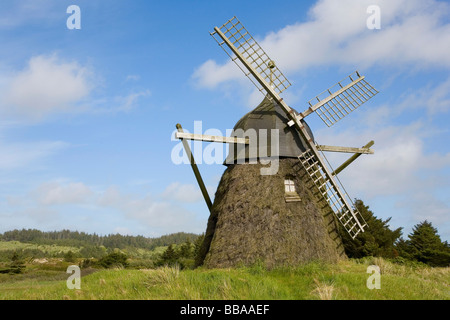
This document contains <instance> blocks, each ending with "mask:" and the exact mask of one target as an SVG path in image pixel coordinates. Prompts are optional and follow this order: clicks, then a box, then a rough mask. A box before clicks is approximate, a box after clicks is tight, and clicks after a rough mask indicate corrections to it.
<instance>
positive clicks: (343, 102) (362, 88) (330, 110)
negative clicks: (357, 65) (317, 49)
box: [308, 71, 378, 127]
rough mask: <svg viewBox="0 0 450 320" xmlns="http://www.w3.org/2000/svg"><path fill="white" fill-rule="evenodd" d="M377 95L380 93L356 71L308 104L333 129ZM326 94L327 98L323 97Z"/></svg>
mask: <svg viewBox="0 0 450 320" xmlns="http://www.w3.org/2000/svg"><path fill="white" fill-rule="evenodd" d="M377 93H378V91H377V90H376V89H375V88H374V87H372V86H371V85H370V84H369V83H368V82H367V81H366V80H365V77H363V76H361V75H360V74H359V73H358V71H355V72H354V73H352V74H351V75H349V76H348V77H346V78H345V79H343V80H342V81H339V82H338V83H337V84H335V85H334V86H332V87H331V88H329V89H327V90H325V91H324V92H322V93H321V94H319V95H318V96H316V97H315V98H314V99H311V100H310V101H309V102H308V104H309V106H310V109H311V111H314V112H315V113H316V114H317V115H318V116H319V117H320V119H322V121H323V122H324V123H325V124H326V125H327V126H328V127H331V126H332V125H333V124H335V123H336V122H338V121H339V120H341V119H342V118H344V117H345V116H347V115H348V114H349V113H350V112H352V111H354V110H356V109H357V108H358V107H359V106H361V105H362V104H363V103H365V102H367V100H369V99H371V98H372V97H374V96H375V95H376V94H377ZM325 94H327V96H325V97H323V96H324V95H325Z"/></svg>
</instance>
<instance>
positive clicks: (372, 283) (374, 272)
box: [366, 265, 381, 290]
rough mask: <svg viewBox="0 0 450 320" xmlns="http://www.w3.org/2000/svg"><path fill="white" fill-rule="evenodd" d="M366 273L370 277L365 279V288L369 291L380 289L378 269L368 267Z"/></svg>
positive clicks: (376, 267)
mask: <svg viewBox="0 0 450 320" xmlns="http://www.w3.org/2000/svg"><path fill="white" fill-rule="evenodd" d="M367 273H370V274H371V275H370V276H369V278H367V282H366V286H367V288H368V289H369V290H373V289H381V274H380V267H379V266H376V265H372V266H368V267H367Z"/></svg>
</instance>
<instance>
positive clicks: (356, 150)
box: [317, 146, 374, 154]
mask: <svg viewBox="0 0 450 320" xmlns="http://www.w3.org/2000/svg"><path fill="white" fill-rule="evenodd" d="M317 149H319V150H321V151H329V152H343V153H360V154H374V151H373V150H371V149H369V148H351V147H338V146H317Z"/></svg>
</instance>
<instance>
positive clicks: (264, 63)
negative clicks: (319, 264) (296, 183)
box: [211, 17, 365, 238]
mask: <svg viewBox="0 0 450 320" xmlns="http://www.w3.org/2000/svg"><path fill="white" fill-rule="evenodd" d="M214 30H215V31H214V32H213V33H211V35H212V36H213V37H214V38H215V39H216V41H217V42H218V43H219V45H220V46H221V47H222V48H223V49H224V50H225V52H227V54H228V55H229V56H230V57H231V59H232V60H233V61H234V62H235V63H236V64H238V66H239V68H240V69H241V70H242V71H243V72H244V73H245V75H246V76H247V77H248V78H249V79H250V80H251V81H252V82H253V83H254V84H255V85H256V87H257V88H258V89H260V91H262V90H265V91H266V93H267V94H268V95H269V96H270V97H271V98H272V99H274V101H275V102H276V103H278V104H279V105H280V107H281V108H282V109H283V110H284V111H285V112H286V114H287V116H288V117H289V119H291V121H290V125H295V127H296V128H297V130H298V131H299V133H300V134H301V136H302V138H303V140H304V141H305V143H306V144H307V146H308V148H309V150H307V152H305V153H304V154H302V155H299V159H300V161H301V162H302V164H303V166H305V169H306V170H307V172H308V174H309V176H310V177H311V179H313V181H314V180H315V179H316V180H317V178H319V181H320V183H321V184H323V183H325V185H323V186H320V187H319V190H325V191H324V192H321V193H322V195H323V196H324V197H325V199H326V200H327V202H328V204H329V205H330V207H331V208H332V209H333V212H334V213H335V215H336V216H337V218H338V220H339V221H340V222H341V224H342V225H343V226H344V228H346V230H347V232H348V233H349V234H350V236H351V237H352V238H355V237H356V235H357V234H358V233H359V232H364V226H365V223H364V222H360V221H359V220H358V215H359V217H360V214H359V213H356V212H357V210H356V209H355V208H353V207H352V205H351V204H350V203H351V201H348V200H347V197H346V196H345V195H344V193H343V192H342V191H341V189H340V188H339V186H338V183H337V182H336V180H335V179H334V177H333V176H332V174H331V171H330V170H329V169H328V167H327V165H326V160H325V159H324V158H323V157H322V156H321V154H320V152H319V150H318V148H317V146H316V144H315V142H314V141H313V139H312V138H311V137H310V135H309V133H308V132H307V130H306V128H305V126H304V125H303V124H302V122H301V121H300V120H301V119H302V118H303V117H302V116H301V115H298V114H297V113H296V112H295V110H293V109H292V108H290V107H289V106H288V105H287V104H286V103H285V102H284V101H283V99H282V98H281V97H280V96H279V94H280V93H281V92H283V91H284V90H285V89H287V88H288V87H289V86H290V83H289V81H287V79H286V78H285V77H284V75H283V74H282V73H281V72H280V71H279V70H278V68H276V67H274V66H273V64H272V63H271V61H272V60H270V58H269V57H268V56H267V54H266V53H265V52H264V50H263V49H262V48H261V47H260V46H259V44H258V43H257V42H256V41H255V40H254V38H253V37H252V36H251V35H250V34H249V33H248V31H247V30H246V29H245V28H244V27H243V26H242V24H241V23H240V21H239V20H238V19H237V18H236V17H233V18H232V19H230V20H229V21H227V22H226V23H225V24H224V25H223V26H222V27H220V28H218V27H215V28H214ZM217 36H218V37H217ZM224 45H226V47H228V50H227V48H226V47H225V46H224ZM269 63H270V64H271V65H272V68H271V67H270V66H269ZM240 64H242V66H243V67H242V66H241V65H240ZM244 69H246V70H247V71H248V72H246V71H245V70H244ZM250 75H252V76H253V77H254V79H252V77H250ZM254 80H256V82H255V81H254ZM316 168H317V169H316ZM317 174H320V175H319V176H317ZM315 183H317V182H315ZM331 199H334V200H331ZM330 201H332V202H330Z"/></svg>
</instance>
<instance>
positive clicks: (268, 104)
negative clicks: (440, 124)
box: [224, 97, 314, 165]
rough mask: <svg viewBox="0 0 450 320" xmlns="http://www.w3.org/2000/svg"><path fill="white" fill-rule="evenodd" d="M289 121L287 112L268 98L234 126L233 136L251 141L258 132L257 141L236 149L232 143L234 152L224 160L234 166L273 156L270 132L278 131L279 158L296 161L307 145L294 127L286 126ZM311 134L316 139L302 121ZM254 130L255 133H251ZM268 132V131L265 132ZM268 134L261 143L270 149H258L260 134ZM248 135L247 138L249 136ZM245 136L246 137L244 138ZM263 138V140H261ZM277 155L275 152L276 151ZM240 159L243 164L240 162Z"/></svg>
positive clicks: (226, 163) (306, 125)
mask: <svg viewBox="0 0 450 320" xmlns="http://www.w3.org/2000/svg"><path fill="white" fill-rule="evenodd" d="M288 122H289V118H288V117H287V115H286V113H285V111H284V110H283V109H282V108H281V107H280V106H279V105H278V104H277V103H275V101H274V100H273V99H270V98H268V97H265V98H264V100H263V101H262V102H261V103H260V104H259V105H258V106H257V107H256V108H255V109H254V110H253V111H251V112H249V113H247V114H246V115H245V116H243V117H242V118H241V119H240V120H239V121H238V122H237V123H236V125H235V126H234V128H233V132H232V134H231V136H232V137H238V138H244V137H245V138H249V139H250V140H251V139H252V135H251V134H248V133H249V132H253V135H254V133H256V136H257V138H258V140H257V142H256V143H255V142H253V143H252V142H251V141H250V144H248V145H245V148H244V147H237V145H236V144H230V150H231V148H233V147H234V152H230V153H229V154H228V157H227V158H226V160H225V163H224V164H225V165H228V164H233V163H236V162H238V163H242V162H243V160H246V161H247V160H257V159H254V157H253V156H254V155H259V156H258V158H264V157H260V156H261V155H267V156H271V155H273V154H274V153H273V152H272V148H273V146H272V138H271V130H272V129H278V135H279V140H278V155H279V157H280V158H297V157H298V156H299V155H300V154H302V153H303V152H305V151H306V150H307V149H308V148H307V144H306V143H305V142H303V139H302V138H301V136H300V133H299V132H298V131H297V130H296V129H295V127H289V126H288V125H287V123H288ZM302 123H303V124H304V126H305V128H306V130H307V131H308V134H309V135H310V136H311V137H312V138H313V139H314V136H313V134H312V132H311V129H310V128H309V126H308V124H307V123H306V122H304V121H303V120H302ZM249 129H253V130H249ZM262 129H265V131H262ZM262 132H267V138H266V141H267V143H264V142H265V141H264V139H263V140H262V142H263V143H262V146H263V147H264V148H267V151H266V150H261V151H260V150H259V149H258V148H259V146H260V133H262ZM247 134H248V135H247ZM242 135H244V136H242ZM262 138H264V137H262ZM274 152H275V150H274ZM238 160H240V161H238Z"/></svg>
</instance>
